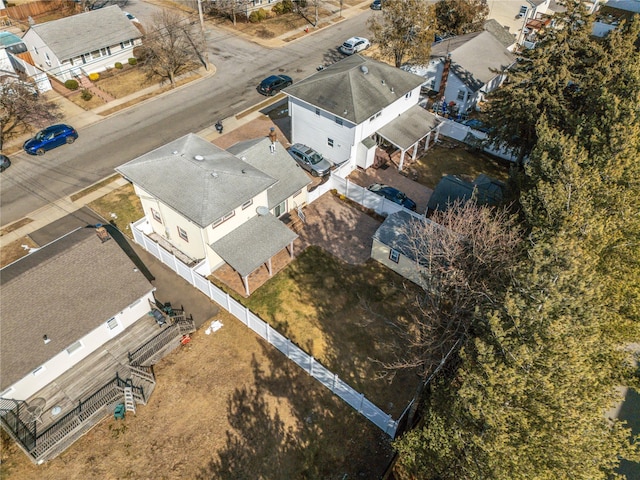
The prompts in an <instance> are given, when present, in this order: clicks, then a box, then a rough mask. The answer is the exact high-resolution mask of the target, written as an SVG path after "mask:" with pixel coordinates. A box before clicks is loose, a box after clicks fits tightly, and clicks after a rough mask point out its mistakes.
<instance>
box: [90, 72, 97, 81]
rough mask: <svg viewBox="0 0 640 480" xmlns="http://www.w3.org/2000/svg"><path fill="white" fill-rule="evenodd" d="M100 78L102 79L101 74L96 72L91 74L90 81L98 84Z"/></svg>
mask: <svg viewBox="0 0 640 480" xmlns="http://www.w3.org/2000/svg"><path fill="white" fill-rule="evenodd" d="M99 78H100V74H99V73H95V72H94V73H90V74H89V80H91V81H92V82H97V81H98V79H99Z"/></svg>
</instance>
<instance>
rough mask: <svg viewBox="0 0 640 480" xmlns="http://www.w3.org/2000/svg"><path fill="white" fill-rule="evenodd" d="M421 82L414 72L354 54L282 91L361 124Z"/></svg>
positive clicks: (421, 79)
mask: <svg viewBox="0 0 640 480" xmlns="http://www.w3.org/2000/svg"><path fill="white" fill-rule="evenodd" d="M423 82H424V78H422V77H419V76H417V75H414V74H413V73H409V72H405V71H404V70H400V69H399V68H395V67H392V66H391V65H388V64H386V63H383V62H379V61H377V60H373V59H371V58H368V57H363V56H361V55H358V54H355V55H350V56H349V57H346V58H344V59H343V60H340V61H339V62H336V63H334V64H333V65H330V66H329V67H327V68H325V69H323V70H320V71H319V72H318V73H315V74H313V75H311V76H310V77H307V78H305V79H304V80H302V81H300V82H297V83H294V84H293V85H291V86H290V87H287V88H285V89H284V90H283V91H284V92H285V93H286V94H287V95H290V96H292V97H295V98H298V99H300V100H302V101H303V102H306V103H309V104H311V105H313V106H315V107H318V108H321V109H322V110H325V111H327V112H329V113H332V114H334V115H336V116H337V117H340V118H343V119H345V120H348V121H350V122H352V123H355V124H360V123H362V122H364V121H365V120H367V119H369V118H370V117H371V116H372V115H374V114H376V113H378V112H379V111H381V110H382V109H383V108H385V107H387V106H389V105H390V104H392V103H393V102H395V101H396V100H397V99H399V98H400V97H403V96H404V95H405V94H406V93H408V92H410V91H412V90H413V89H415V88H416V87H419V86H420V85H422V83H423Z"/></svg>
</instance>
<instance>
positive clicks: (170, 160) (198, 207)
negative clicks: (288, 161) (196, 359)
mask: <svg viewBox="0 0 640 480" xmlns="http://www.w3.org/2000/svg"><path fill="white" fill-rule="evenodd" d="M116 171H117V172H118V173H121V174H122V175H123V176H124V177H126V178H127V179H129V180H130V181H131V182H133V183H134V184H135V185H137V186H139V187H140V188H142V189H143V190H144V191H145V192H147V193H148V194H150V195H152V196H154V197H155V198H157V199H158V200H159V201H161V202H162V203H164V204H166V205H168V206H169V207H171V208H172V209H173V210H175V211H176V212H178V213H180V214H181V215H182V216H184V217H186V218H188V219H189V220H191V221H192V222H194V223H195V224H197V225H198V226H200V227H201V228H205V227H208V226H209V225H211V224H212V223H213V222H215V221H216V220H217V219H219V218H220V217H222V216H223V215H226V214H227V213H229V212H230V211H232V210H234V209H236V208H237V207H239V206H240V205H242V204H243V203H245V202H247V201H248V200H251V199H252V198H253V197H255V196H256V195H258V194H259V193H261V192H263V191H265V190H266V189H267V188H269V187H270V186H272V185H273V184H274V183H276V180H275V179H273V178H272V177H270V176H269V175H267V174H266V173H263V172H261V171H260V170H258V169H257V168H255V167H253V166H251V165H250V164H248V163H247V162H243V161H242V160H240V159H239V158H238V157H236V156H234V155H232V154H230V153H229V152H226V151H224V150H222V149H220V148H218V147H216V146H215V145H213V144H212V143H210V142H208V141H206V140H205V139H204V138H202V137H199V136H198V135H196V134H194V133H189V134H187V135H185V136H184V137H181V138H179V139H177V140H174V141H173V142H170V143H167V144H166V145H164V146H162V147H159V148H157V149H155V150H153V151H151V152H149V153H146V154H144V155H142V156H141V157H138V158H136V159H135V160H131V161H130V162H128V163H125V164H124V165H121V166H119V167H117V168H116Z"/></svg>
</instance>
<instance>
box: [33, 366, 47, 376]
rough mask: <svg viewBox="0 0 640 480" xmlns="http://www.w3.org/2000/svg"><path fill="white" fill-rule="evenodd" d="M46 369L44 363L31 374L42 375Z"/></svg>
mask: <svg viewBox="0 0 640 480" xmlns="http://www.w3.org/2000/svg"><path fill="white" fill-rule="evenodd" d="M45 370H46V368H44V365H42V366H41V367H38V368H36V369H35V370H34V371H33V372H31V374H32V375H33V376H36V375H40V374H41V373H42V372H44V371H45Z"/></svg>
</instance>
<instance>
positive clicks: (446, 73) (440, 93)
mask: <svg viewBox="0 0 640 480" xmlns="http://www.w3.org/2000/svg"><path fill="white" fill-rule="evenodd" d="M450 67H451V54H450V53H447V57H446V58H445V59H444V67H443V69H442V80H440V90H438V98H439V99H440V100H442V99H443V98H444V91H445V89H446V88H447V80H448V79H449V68H450Z"/></svg>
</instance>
